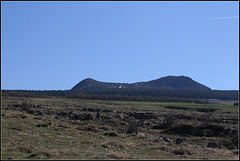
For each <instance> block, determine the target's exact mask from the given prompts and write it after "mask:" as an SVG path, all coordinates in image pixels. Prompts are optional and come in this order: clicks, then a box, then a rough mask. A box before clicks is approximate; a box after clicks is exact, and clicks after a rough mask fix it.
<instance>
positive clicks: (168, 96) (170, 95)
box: [2, 89, 238, 103]
mask: <svg viewBox="0 0 240 161" xmlns="http://www.w3.org/2000/svg"><path fill="white" fill-rule="evenodd" d="M2 96H11V97H64V98H73V99H89V100H122V101H148V102H192V103H208V101H207V100H206V99H221V100H238V90H232V91H223V90H210V91H209V90H175V89H174V90H173V89H165V90H157V89H104V90H102V89H95V90H93V89H91V90H90V89H88V90H43V91H41V90H2Z"/></svg>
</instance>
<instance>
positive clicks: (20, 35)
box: [1, 1, 239, 90]
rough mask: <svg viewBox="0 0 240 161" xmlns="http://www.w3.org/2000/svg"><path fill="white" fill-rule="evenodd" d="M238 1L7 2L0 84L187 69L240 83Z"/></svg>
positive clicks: (55, 84)
mask: <svg viewBox="0 0 240 161" xmlns="http://www.w3.org/2000/svg"><path fill="white" fill-rule="evenodd" d="M238 15H239V2H238V1H235V2H234V1H232V2H231V1H225V2H223V1H206V2H204V1H202V2H201V1H200V2H184V1H182V2H171V1H166V2H162V1H155V2H154V1H153V2H147V1H145V2H142V1H139V2H136V1H133V2H118V1H112V2H104V1H102V2H81V1H76V2H75V1H72V2H67V1H66V2H60V1H59V2H57V1H53V2H41V1H40V2H24V1H23V2H1V88H2V89H24V90H66V89H71V88H72V87H73V86H74V85H75V84H77V83H78V82H79V81H81V80H83V79H85V78H93V79H96V80H99V81H105V82H122V83H133V82H139V81H149V80H153V79H157V78H160V77H164V76H168V75H174V76H182V75H184V76H189V77H191V78H192V79H193V80H195V81H197V82H199V83H201V84H204V85H206V86H208V87H210V88H211V89H217V90H237V89H239V17H238Z"/></svg>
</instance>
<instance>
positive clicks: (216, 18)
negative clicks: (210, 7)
mask: <svg viewBox="0 0 240 161" xmlns="http://www.w3.org/2000/svg"><path fill="white" fill-rule="evenodd" d="M233 18H239V17H212V18H210V19H214V20H220V19H233Z"/></svg>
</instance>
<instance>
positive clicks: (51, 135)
mask: <svg viewBox="0 0 240 161" xmlns="http://www.w3.org/2000/svg"><path fill="white" fill-rule="evenodd" d="M26 101H27V102H30V103H32V104H43V105H44V106H46V105H47V107H49V108H63V109H65V108H66V109H67V108H78V107H79V106H80V107H100V108H102V107H103V108H110V109H114V110H126V111H139V110H140V111H141V110H142V111H147V110H154V111H156V112H159V111H162V110H166V111H167V110H169V109H165V108H164V107H163V106H170V105H175V106H176V105H179V106H189V107H193V108H194V106H196V107H198V106H199V107H202V106H203V105H198V104H176V103H172V104H171V103H156V102H119V101H87V100H73V99H61V98H31V99H23V100H11V99H3V100H2V102H3V106H7V105H8V104H16V103H18V104H20V103H22V102H26ZM207 106H208V105H207ZM211 107H212V106H211ZM214 107H215V106H214ZM219 108H220V107H219ZM222 108H224V107H222ZM225 108H228V107H227V106H225ZM234 110H235V109H234ZM177 111H178V110H176V112H177ZM1 114H2V119H1V124H2V147H1V151H2V156H1V159H202V158H204V157H205V158H208V159H238V156H237V155H234V154H233V153H232V151H230V150H227V149H226V148H223V149H214V148H205V147H206V145H207V142H209V141H221V140H223V139H224V138H215V137H210V138H207V139H206V140H203V138H201V137H193V136H189V137H188V140H187V143H184V144H181V145H176V144H175V142H169V143H168V142H163V141H158V140H156V138H155V137H154V135H150V131H151V130H152V129H145V130H146V131H148V132H149V135H146V137H138V136H136V135H132V134H124V133H118V135H117V136H114V137H111V136H107V135H104V134H105V133H106V131H101V130H99V128H98V127H101V126H105V124H104V123H100V122H97V121H95V120H90V121H79V122H72V121H71V120H69V119H55V118H54V117H51V116H47V115H42V116H35V115H32V114H29V113H26V112H25V111H16V110H2V113H1ZM22 116H26V117H22ZM39 124H47V126H46V127H37V125H39ZM90 125H91V126H94V127H96V129H97V130H95V131H94V130H83V129H84V128H82V127H87V126H90ZM79 128H80V129H79ZM112 128H115V127H114V126H113V127H112ZM158 133H160V131H157V134H158ZM166 136H167V137H169V138H171V139H173V140H174V139H175V138H177V137H179V136H177V135H176V136H173V135H166ZM204 148H205V151H206V153H205V155H204ZM177 152H184V154H183V155H178V153H177Z"/></svg>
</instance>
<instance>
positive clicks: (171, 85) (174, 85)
mask: <svg viewBox="0 0 240 161" xmlns="http://www.w3.org/2000/svg"><path fill="white" fill-rule="evenodd" d="M114 88H123V89H143V88H150V89H199V90H211V89H210V88H208V87H206V86H204V85H202V84H200V83H198V82H196V81H194V80H192V79H191V78H189V77H186V76H167V77H162V78H159V79H156V80H151V81H148V82H136V83H108V82H100V81H96V80H94V79H91V78H87V79H84V80H82V81H81V82H79V83H78V84H77V85H75V86H74V87H73V88H72V89H71V90H81V89H114Z"/></svg>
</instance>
